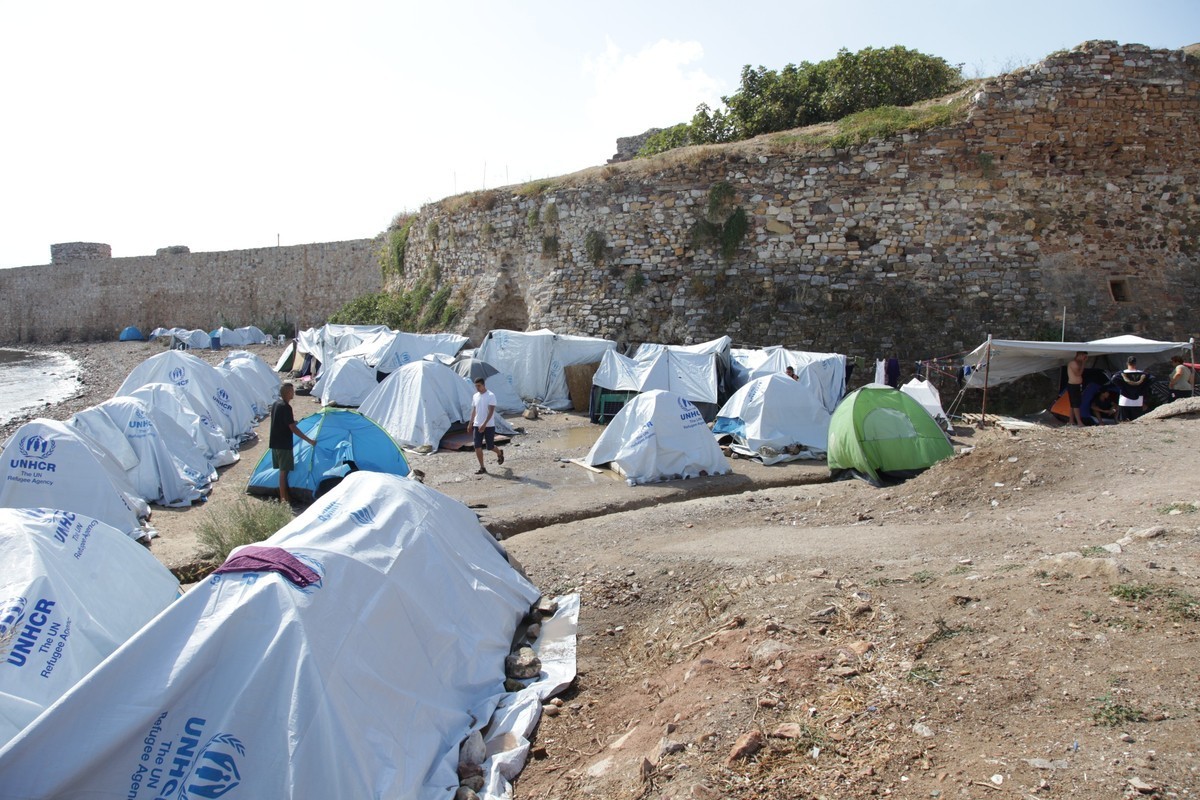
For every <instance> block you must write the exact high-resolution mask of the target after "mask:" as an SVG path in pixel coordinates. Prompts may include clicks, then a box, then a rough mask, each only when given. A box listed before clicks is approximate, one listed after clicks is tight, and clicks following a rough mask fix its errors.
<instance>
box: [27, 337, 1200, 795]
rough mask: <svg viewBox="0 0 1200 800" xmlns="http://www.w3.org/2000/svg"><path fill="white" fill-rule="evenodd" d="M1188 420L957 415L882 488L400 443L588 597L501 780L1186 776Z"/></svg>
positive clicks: (785, 474)
mask: <svg viewBox="0 0 1200 800" xmlns="http://www.w3.org/2000/svg"><path fill="white" fill-rule="evenodd" d="M121 347H129V348H130V349H126V350H121V349H117V346H116V345H108V344H106V345H90V346H83V345H79V346H74V347H73V348H61V347H60V348H56V349H60V350H63V349H66V350H68V351H69V352H71V354H72V355H74V356H75V357H77V358H79V359H80V360H81V362H82V364H83V370H84V374H83V378H84V381H85V384H84V385H85V392H84V393H83V395H81V397H79V398H76V399H74V400H72V401H69V402H68V403H66V404H63V405H62V406H58V407H52V408H50V409H47V412H48V415H51V416H56V417H59V418H62V417H65V416H67V415H68V414H69V413H71V412H73V411H74V410H78V409H77V408H75V407H74V406H73V404H79V405H78V407H79V408H82V407H83V406H84V405H90V404H91V403H94V402H98V401H99V400H102V399H104V398H105V397H107V396H108V394H111V391H112V390H113V389H115V388H116V386H117V385H119V384H120V382H121V381H122V380H123V379H124V376H125V374H127V373H128V371H129V369H132V367H133V366H134V365H136V363H138V362H139V361H140V360H141V359H142V358H145V357H146V356H147V355H151V354H153V353H154V352H158V349H156V348H157V346H156V345H134V346H132V347H131V346H128V345H122V346H121ZM138 348H141V349H140V350H139V349H138ZM252 349H254V348H252ZM276 353H277V349H276V348H262V349H261V355H263V357H264V358H266V359H267V360H272V359H273V357H274V355H275V354H276ZM204 355H205V357H206V358H219V357H220V355H221V354H216V353H213V354H204ZM105 392H107V394H106V393H105ZM1189 402H1192V401H1189ZM297 408H298V416H299V415H302V414H304V413H309V412H311V411H312V410H313V409H314V408H315V403H314V402H313V401H312V400H311V399H305V398H300V399H299V401H298V403H297ZM1196 416H1197V415H1196V413H1192V414H1190V415H1185V416H1176V417H1169V418H1160V419H1146V420H1141V421H1138V422H1135V423H1132V424H1125V425H1120V426H1116V427H1111V428H1103V429H1095V428H1092V429H1086V430H1078V429H1071V428H1046V427H1033V428H1029V429H1025V430H1020V431H1016V432H1008V431H1006V430H1004V429H1002V428H996V427H985V428H982V429H976V428H960V429H959V431H958V434H957V436H956V443H957V444H958V445H959V449H960V450H963V451H966V452H963V453H962V454H961V455H958V456H956V457H955V458H954V459H952V460H949V461H946V462H943V463H942V464H939V465H937V466H936V467H934V468H933V469H931V470H929V471H927V472H926V473H924V474H923V475H921V476H919V477H917V478H915V479H913V480H910V481H908V482H907V483H905V484H902V485H900V486H898V487H894V488H890V489H875V488H872V487H870V486H868V485H866V484H864V483H861V482H841V483H834V484H829V483H824V482H823V481H824V480H825V477H826V474H827V473H826V471H825V470H824V468H823V465H820V464H817V465H813V464H807V465H806V464H800V465H796V464H793V465H784V466H778V467H771V468H764V467H762V466H760V465H757V464H752V463H750V462H746V461H741V460H738V461H734V462H732V463H733V466H734V468H735V474H733V475H731V476H724V477H714V478H707V479H702V480H698V481H686V482H677V483H674V484H664V485H660V486H653V487H636V488H634V487H628V486H626V485H625V484H623V483H621V482H619V481H616V480H613V479H611V478H609V477H607V476H605V475H596V474H594V473H590V472H587V471H586V470H584V469H582V468H580V467H577V466H574V465H570V464H566V463H564V462H563V461H561V459H563V458H573V457H577V456H580V455H582V454H583V453H584V452H586V450H587V447H588V446H590V443H591V440H592V439H593V438H594V436H595V432H596V429H595V428H594V427H593V426H590V425H589V424H588V423H587V422H586V420H584V419H582V418H581V417H578V416H577V415H572V414H558V415H552V416H547V417H544V418H542V419H540V420H537V421H532V422H531V421H520V423H521V424H523V425H525V426H526V428H527V430H528V433H527V434H526V436H524V437H519V438H518V439H517V442H520V445H519V446H516V447H513V448H512V449H510V450H509V451H508V456H509V457H508V459H506V463H505V465H504V467H503V468H496V467H494V466H493V464H494V462H492V461H490V460H489V470H490V471H491V473H490V474H488V475H484V476H475V475H474V474H473V472H474V469H475V467H476V464H475V460H474V456H473V455H472V454H471V453H438V454H434V455H430V456H424V457H420V456H414V457H413V459H412V461H413V463H414V465H415V466H417V467H419V468H420V469H421V470H423V471H424V472H425V473H426V482H427V483H428V484H429V485H432V486H435V487H436V488H438V489H440V490H442V491H445V492H447V493H448V494H450V495H452V496H454V497H457V498H459V499H461V500H463V501H464V502H468V503H471V504H473V505H475V506H477V507H480V508H479V509H478V510H479V513H480V515H481V518H482V519H483V521H484V522H485V524H487V525H489V527H491V528H492V529H493V530H495V531H496V532H497V533H499V534H501V535H506V536H507V537H508V538H507V540H506V546H507V547H508V548H509V550H510V552H511V553H512V554H513V555H514V556H515V557H516V558H517V559H519V560H520V561H521V562H522V563H523V565H524V568H525V570H526V571H527V572H528V574H529V576H530V577H531V579H532V580H533V581H534V582H535V583H536V584H537V585H538V586H539V587H540V588H541V589H542V590H543V591H544V592H545V593H547V594H551V593H561V592H567V591H573V590H577V591H579V592H581V595H582V611H581V614H580V627H581V635H580V640H579V668H580V675H579V678H578V680H577V681H576V682H575V684H574V685H573V686H572V687H571V688H570V689H569V690H568V691H567V693H566V694H565V695H564V696H563V697H562V698H560V699H559V700H558V701H557V702H559V703H561V705H558V704H553V705H552V706H551V707H548V708H547V716H546V717H544V718H543V721H542V724H541V726H540V728H539V730H538V732H537V735H536V741H535V750H534V758H533V759H532V760H531V762H530V764H529V765H528V766H527V768H526V769H525V772H524V773H523V774H522V776H521V778H520V780H519V782H518V784H517V797H518V798H583V797H588V798H594V797H606V798H607V797H629V798H642V797H653V798H718V797H730V798H751V797H770V798H784V797H829V798H846V797H855V798H857V797H874V796H880V795H893V796H897V797H978V798H996V799H997V800H999V799H1000V798H1056V797H1086V798H1094V797H1125V796H1142V797H1147V796H1149V797H1155V796H1157V797H1190V796H1193V794H1194V793H1195V787H1198V786H1200V751H1198V750H1197V745H1196V743H1197V742H1198V741H1200V725H1198V722H1197V720H1198V711H1200V708H1198V704H1200V701H1198V700H1197V697H1198V696H1200V692H1198V691H1197V690H1198V689H1200V684H1198V679H1197V672H1196V670H1195V660H1196V658H1197V654H1198V653H1200V647H1198V646H1197V639H1198V634H1200V600H1197V595H1200V586H1198V584H1197V574H1198V573H1200V548H1198V546H1197V544H1198V542H1200V515H1198V514H1197V509H1198V508H1200V491H1198V490H1197V483H1196V478H1195V476H1196V475H1197V474H1198V467H1200V455H1198V450H1197V446H1196V442H1197V441H1198V438H1197V432H1198V431H1200V427H1198V426H1197V421H1196ZM9 432H11V426H10V428H9ZM262 447H263V444H262V443H261V442H259V443H252V444H251V445H250V446H249V447H248V448H247V449H246V450H245V451H244V452H243V457H242V461H241V462H240V463H239V464H237V465H235V466H233V467H231V468H229V469H227V470H225V471H224V474H223V475H222V479H221V481H220V483H219V484H218V486H217V489H216V490H215V491H214V493H213V497H212V499H211V500H210V501H209V503H207V504H205V505H200V506H196V507H193V508H191V509H185V510H182V511H174V510H166V509H159V510H156V512H155V515H154V522H155V523H156V524H157V526H158V527H159V529H160V531H161V532H162V534H163V535H162V538H161V539H160V540H158V541H156V543H155V544H154V547H153V551H154V552H155V553H156V554H157V555H159V557H160V558H162V559H163V560H164V561H165V562H166V563H168V564H170V565H173V566H178V565H181V564H185V563H187V562H188V561H189V559H192V558H194V529H195V526H196V525H197V522H198V520H200V519H201V518H202V517H203V515H205V514H207V513H211V511H212V509H213V508H218V507H220V506H221V505H223V504H227V503H231V502H237V501H240V500H241V499H242V497H243V495H242V488H243V487H244V485H245V480H246V477H247V476H248V474H249V470H250V468H251V467H252V465H253V462H254V461H256V460H257V458H258V456H259V455H260V454H261V452H262V450H261V448H262ZM489 458H490V457H489Z"/></svg>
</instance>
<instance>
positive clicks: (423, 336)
mask: <svg viewBox="0 0 1200 800" xmlns="http://www.w3.org/2000/svg"><path fill="white" fill-rule="evenodd" d="M466 343H467V337H465V336H460V335H458V334H457V333H404V332H403V331H388V332H387V333H381V334H379V335H378V336H376V337H374V338H372V339H369V340H367V341H365V342H363V343H362V344H360V345H358V346H357V347H355V348H353V349H351V350H344V351H343V352H342V353H341V355H343V356H353V357H355V358H358V359H361V360H362V361H364V362H366V363H367V365H368V366H371V367H374V368H375V369H376V370H377V371H378V372H383V373H385V374H390V373H392V372H395V371H396V370H398V369H400V367H403V366H404V365H405V364H411V363H412V362H414V361H420V360H421V359H423V358H425V357H426V356H428V355H434V354H436V355H443V356H449V357H451V358H453V357H454V355H455V354H456V353H458V351H459V350H461V349H462V347H463V345H464V344H466Z"/></svg>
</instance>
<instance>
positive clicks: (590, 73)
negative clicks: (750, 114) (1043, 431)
mask: <svg viewBox="0 0 1200 800" xmlns="http://www.w3.org/2000/svg"><path fill="white" fill-rule="evenodd" d="M1088 39H1115V40H1118V41H1120V42H1139V43H1142V44H1147V45H1150V46H1152V47H1168V48H1177V47H1182V46H1184V45H1187V44H1191V43H1193V42H1197V41H1200V0H1162V1H1161V2H1156V1H1155V0H1142V2H1133V0H1121V1H1120V2H1110V0H1038V1H1037V2H1029V1H1028V0H1008V1H1007V2H1004V3H995V2H978V1H976V0H958V1H957V2H944V3H938V2H929V1H928V0H908V2H896V0H882V1H876V0H842V2H819V3H818V2H806V1H804V0H797V2H791V3H768V4H755V3H737V2H730V0H722V1H721V2H711V1H710V0H689V1H687V2H657V1H656V0H636V2H635V1H632V0H609V1H608V2H597V3H577V2H570V0H557V1H551V0H529V1H528V2H503V0H491V1H490V2H486V1H484V0H457V1H456V2H437V1H436V0H434V1H433V2H422V3H419V4H418V3H410V2H404V1H402V0H391V2H388V1H387V0H374V1H371V0H339V2H320V3H315V2H306V1H305V0H290V1H289V2H265V1H260V0H236V2H230V1H229V0H209V2H206V3H176V2H163V0H153V1H152V2H140V1H134V0H111V1H110V2H96V0H82V1H80V0H58V1H57V2H19V1H18V0H0V110H2V112H3V117H2V119H3V123H2V124H0V267H13V266H23V265H31V264H45V263H48V262H49V261H50V244H51V243H53V242H71V241H94V242H107V243H109V244H111V245H112V248H113V255H114V256H117V257H122V256H135V255H150V254H153V253H154V251H155V250H156V249H157V248H159V247H164V246H167V245H174V244H182V245H187V246H188V247H190V248H191V249H192V251H193V252H198V251H210V250H237V249H244V248H252V247H266V246H273V245H274V244H275V243H276V236H278V237H279V241H280V242H281V243H283V244H299V243H305V242H322V241H337V240H342V239H357V238H365V237H369V236H373V235H375V234H376V233H379V232H380V231H382V230H384V229H385V228H386V227H387V225H388V222H389V221H390V220H391V218H392V216H393V215H394V214H396V213H397V212H400V211H404V210H415V209H417V208H418V207H420V206H421V205H422V204H424V203H427V202H429V201H432V200H437V199H440V198H442V197H445V196H448V195H451V194H455V193H457V192H464V191H470V190H475V189H480V188H483V187H488V188H491V187H496V186H501V185H505V184H510V183H518V182H523V181H526V180H529V179H530V178H540V177H546V176H551V175H559V174H563V173H568V172H574V171H576V170H579V169H583V168H585V167H589V166H593V165H596V164H603V163H604V162H605V160H606V159H607V158H608V157H610V156H611V155H612V154H613V152H615V148H616V144H615V143H616V138H617V137H618V136H628V135H633V134H636V133H640V132H641V131H643V130H645V129H646V128H649V127H654V126H659V127H661V126H666V125H670V124H673V123H676V122H682V121H684V120H687V119H690V117H691V115H692V113H693V111H694V110H695V107H696V106H697V105H698V104H699V103H701V102H708V103H709V104H710V105H716V104H717V103H719V101H720V98H721V96H722V95H726V94H730V93H732V92H733V91H734V90H736V88H737V85H738V78H739V74H740V72H741V68H742V66H743V65H745V64H753V65H759V64H762V65H764V66H767V67H770V68H772V69H778V68H780V67H782V66H784V65H785V64H787V63H799V62H801V61H820V60H823V59H826V58H830V57H832V56H833V55H835V54H836V52H837V50H838V48H841V47H846V48H849V49H850V50H858V49H860V48H863V47H868V46H875V47H887V46H891V45H894V44H901V45H905V46H907V47H911V48H915V49H917V50H920V51H922V52H925V53H929V54H932V55H937V56H941V57H943V58H945V59H946V60H947V61H949V62H951V63H955V64H957V63H962V64H964V65H965V66H964V70H965V72H966V74H967V75H968V76H969V77H974V76H980V75H991V74H996V73H997V72H1000V71H1003V70H1005V69H1008V68H1011V67H1014V66H1019V65H1021V64H1025V63H1029V62H1031V61H1036V60H1038V59H1040V58H1041V57H1043V56H1045V55H1047V54H1049V53H1051V52H1053V51H1054V50H1058V49H1062V48H1069V47H1073V46H1074V45H1076V44H1079V43H1080V42H1083V41H1085V40H1088Z"/></svg>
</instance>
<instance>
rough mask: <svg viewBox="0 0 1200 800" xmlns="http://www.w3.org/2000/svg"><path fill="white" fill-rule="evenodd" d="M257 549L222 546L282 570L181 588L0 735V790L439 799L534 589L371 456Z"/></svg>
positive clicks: (472, 529)
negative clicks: (49, 700) (373, 466)
mask: <svg viewBox="0 0 1200 800" xmlns="http://www.w3.org/2000/svg"><path fill="white" fill-rule="evenodd" d="M262 547H263V548H266V549H265V550H263V549H257V550H251V549H249V548H239V549H238V550H235V551H234V553H233V554H232V555H231V561H232V560H234V559H237V558H238V556H239V555H246V556H247V560H249V556H250V553H252V552H258V553H260V554H264V555H267V556H270V557H271V558H272V559H274V560H275V561H277V562H282V564H283V567H284V570H285V572H290V573H293V574H294V575H295V576H296V578H297V582H293V580H290V579H289V578H287V577H285V576H284V574H283V573H281V572H278V571H266V570H256V571H248V572H233V573H226V574H217V575H214V576H213V577H212V578H210V579H208V580H206V581H205V582H203V583H202V584H200V585H197V586H196V587H194V588H193V589H192V590H191V591H189V592H188V593H187V594H186V595H184V596H183V597H182V598H180V599H179V600H178V601H177V602H175V603H174V604H172V605H171V606H170V607H169V608H168V609H167V610H166V611H164V612H163V613H162V614H160V615H159V616H158V617H157V618H156V619H155V620H154V621H152V622H151V623H150V624H149V625H147V626H146V627H144V628H143V629H142V630H141V631H140V632H138V633H137V634H136V635H135V636H134V637H133V638H132V639H131V640H130V641H129V642H127V643H126V645H125V646H124V647H123V648H121V649H120V650H119V651H118V652H117V653H115V654H114V655H113V656H112V657H111V658H109V659H108V660H107V661H105V662H104V663H103V664H101V665H100V666H99V667H98V668H96V669H95V670H93V671H92V672H91V673H90V674H89V675H88V676H87V677H86V678H84V679H83V680H82V681H81V682H80V683H79V684H78V685H77V686H76V687H75V688H74V689H72V690H71V691H69V692H68V693H67V694H66V695H65V696H63V697H62V698H61V699H60V700H59V701H58V702H57V703H56V704H55V705H54V706H52V707H51V708H50V709H49V710H48V711H47V712H46V713H45V714H43V715H42V716H41V717H39V718H38V719H37V720H36V721H35V722H34V723H33V724H31V725H30V726H28V727H27V728H26V729H25V730H24V731H23V732H22V733H21V734H20V735H18V736H17V738H16V739H14V740H13V741H12V742H10V743H9V744H8V746H7V747H6V748H4V749H2V750H0V798H2V799H3V800H15V798H31V797H39V798H40V797H47V798H48V797H57V798H82V797H125V796H126V795H128V794H129V793H130V791H131V788H130V787H131V782H132V785H133V787H134V788H135V789H140V792H141V793H140V794H139V797H142V798H147V800H148V798H152V797H158V796H170V797H176V796H181V797H182V796H187V797H192V798H198V797H210V798H211V797H221V796H222V795H224V794H226V793H227V792H229V794H228V797H230V798H235V797H236V798H289V797H296V798H299V797H313V798H318V797H319V798H334V797H345V798H421V799H428V800H433V799H434V798H438V799H439V800H445V798H449V797H453V796H454V793H455V790H456V789H457V788H458V784H459V777H458V774H457V764H458V757H459V746H460V743H461V742H462V741H463V740H464V739H465V738H466V737H467V736H468V734H469V733H471V732H472V731H478V730H480V729H482V728H483V727H484V726H485V725H487V724H488V721H489V719H490V718H491V717H492V714H493V712H494V711H495V710H496V708H497V706H498V704H499V703H500V701H501V699H502V698H504V697H505V696H506V694H505V691H504V660H505V657H506V656H507V655H508V653H509V650H510V646H511V643H512V638H513V634H514V632H515V630H516V627H517V624H518V623H519V622H520V620H521V618H522V617H523V616H524V615H525V614H526V613H527V611H528V609H529V607H530V605H531V604H532V603H533V602H534V601H536V600H537V598H538V596H539V595H538V591H537V589H536V588H534V587H533V586H532V585H531V584H530V583H529V582H528V581H527V580H526V579H525V578H523V577H522V576H521V575H520V574H519V573H518V572H517V571H516V570H515V569H513V567H512V566H510V565H509V563H508V561H507V559H506V558H505V555H504V553H503V551H502V550H501V549H500V547H499V545H498V544H497V543H496V541H495V540H494V539H493V538H492V537H491V535H490V534H489V533H488V532H487V531H486V530H484V529H483V527H482V526H481V525H480V524H479V521H478V520H477V519H476V517H475V513H474V512H473V511H471V510H470V509H468V508H467V507H466V506H464V505H462V504H461V503H458V502H457V501H454V500H451V499H449V498H447V497H446V496H445V495H442V494H440V493H439V492H437V491H435V490H433V489H430V488H428V487H426V486H423V485H422V484H420V483H418V482H416V481H410V480H405V479H401V478H396V477H393V476H386V475H379V474H372V473H367V472H356V473H353V474H351V475H350V476H349V477H347V478H346V480H345V481H343V482H342V484H341V485H340V486H338V487H337V488H336V489H334V490H333V491H332V492H330V493H329V494H328V495H325V496H324V497H322V499H321V500H320V501H318V502H317V503H316V504H315V505H313V506H312V507H311V508H310V509H308V510H307V511H306V512H304V513H303V514H302V515H300V516H299V517H297V518H296V519H295V520H293V521H292V522H291V523H290V524H289V525H287V526H286V527H285V528H283V529H282V530H281V531H279V532H278V533H276V534H275V535H274V536H272V537H271V538H270V539H268V540H267V541H266V542H263V543H262ZM227 563H228V562H227ZM88 720H102V721H103V725H102V730H100V729H99V728H98V727H97V725H94V724H86V721H88ZM148 740H149V742H148ZM147 747H149V748H150V750H151V752H152V754H153V755H152V756H151V757H150V759H149V760H148V762H147V761H143V760H142V754H143V752H145V751H146V748H147ZM160 750H162V751H163V761H164V763H163V765H161V766H158V765H156V764H155V756H156V755H157V754H158V752H159V751H160ZM47 753H53V754H54V763H55V764H56V766H55V768H54V769H47V768H46V760H45V759H46V754H47ZM151 787H153V788H151ZM235 787H236V791H233V790H234V789H235ZM135 793H136V792H135Z"/></svg>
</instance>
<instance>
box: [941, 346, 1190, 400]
mask: <svg viewBox="0 0 1200 800" xmlns="http://www.w3.org/2000/svg"><path fill="white" fill-rule="evenodd" d="M1191 346H1192V345H1191V343H1190V342H1160V341H1156V340H1154V339H1144V338H1142V337H1141V336H1134V335H1132V334H1125V335H1122V336H1110V337H1108V338H1105V339H1093V340H1092V341H1090V342H1036V341H1022V340H1019V339H992V340H991V342H990V348H991V349H990V350H989V342H984V343H983V344H981V345H979V346H978V347H976V348H975V349H974V350H972V351H971V352H970V354H969V355H967V357H966V358H965V359H964V363H965V364H966V365H967V366H968V367H969V368H970V370H971V371H970V374H968V375H967V381H966V387H967V388H968V389H982V388H983V387H984V386H985V385H986V386H998V385H1000V384H1002V383H1008V382H1010V381H1015V380H1016V379H1017V378H1021V377H1024V376H1025V375H1030V374H1032V373H1034V372H1043V371H1045V370H1048V369H1056V368H1058V367H1061V366H1062V365H1064V364H1066V363H1067V362H1068V361H1070V360H1071V359H1072V358H1074V357H1075V354H1076V353H1078V352H1081V351H1082V352H1085V353H1087V354H1088V357H1089V359H1091V358H1093V357H1095V356H1101V355H1105V356H1130V355H1153V356H1160V357H1161V358H1162V360H1166V359H1167V358H1170V357H1171V356H1172V355H1176V354H1178V355H1182V354H1184V353H1185V352H1187V351H1188V350H1189V349H1190V348H1191ZM1107 366H1108V367H1109V368H1110V369H1120V368H1121V367H1123V366H1124V364H1123V363H1121V360H1120V359H1119V358H1118V359H1115V360H1114V361H1110V362H1108V364H1107Z"/></svg>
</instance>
